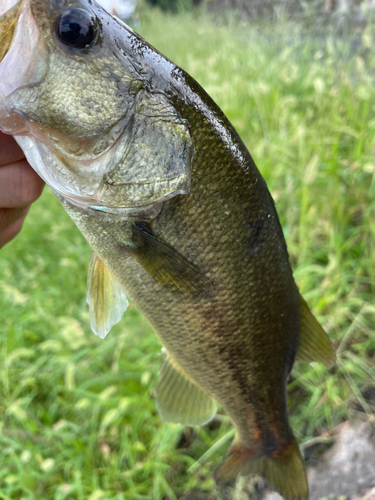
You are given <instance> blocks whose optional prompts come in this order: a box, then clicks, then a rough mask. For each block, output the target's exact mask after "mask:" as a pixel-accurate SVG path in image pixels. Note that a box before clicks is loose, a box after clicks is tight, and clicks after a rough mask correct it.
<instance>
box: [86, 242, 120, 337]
mask: <svg viewBox="0 0 375 500" xmlns="http://www.w3.org/2000/svg"><path fill="white" fill-rule="evenodd" d="M86 300H87V303H88V305H89V311H90V325H91V329H92V331H93V332H94V333H95V334H96V335H98V336H99V337H100V338H101V339H104V337H105V336H106V335H107V333H108V332H109V330H110V329H111V328H112V326H113V325H115V324H116V323H118V322H119V321H120V320H121V318H122V315H123V314H124V312H125V311H126V309H127V307H128V305H129V302H128V299H127V298H126V295H125V293H124V290H123V288H122V286H121V285H120V284H119V283H118V281H117V280H116V278H115V277H114V276H113V274H112V273H111V271H110V270H109V269H108V267H107V266H106V265H105V264H104V263H103V262H102V261H101V260H100V259H99V257H98V256H97V255H96V253H95V252H93V253H92V256H91V261H90V265H89V272H88V276H87V296H86Z"/></svg>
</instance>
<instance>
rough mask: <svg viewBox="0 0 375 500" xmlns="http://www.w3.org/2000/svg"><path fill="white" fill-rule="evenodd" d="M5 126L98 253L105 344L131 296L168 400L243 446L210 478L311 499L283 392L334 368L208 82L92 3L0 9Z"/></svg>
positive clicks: (56, 1)
mask: <svg viewBox="0 0 375 500" xmlns="http://www.w3.org/2000/svg"><path fill="white" fill-rule="evenodd" d="M0 15H1V17H0V129H1V130H2V131H3V132H4V133H7V134H11V135H13V136H14V137H15V139H16V141H17V142H18V144H19V145H20V146H21V148H22V149H23V151H24V153H25V156H26V158H27V159H28V161H29V163H30V164H31V166H32V167H33V168H34V169H35V171H36V172H37V173H38V174H39V175H40V177H41V178H42V179H43V180H44V181H45V182H46V183H47V184H48V185H49V186H50V188H51V189H52V191H53V192H54V194H55V195H56V196H57V198H58V199H59V200H60V202H61V204H62V206H63V207H64V209H65V210H66V211H67V213H68V214H69V215H70V217H71V218H72V220H73V221H74V223H75V224H76V225H77V227H78V229H79V230H80V231H81V233H82V234H83V236H84V237H85V238H86V240H87V241H88V243H89V245H90V246H91V248H92V250H93V253H92V258H91V262H90V264H89V272H88V283H87V302H88V305H89V312H90V324H91V328H92V330H93V331H94V332H95V333H96V334H97V335H99V336H100V337H102V338H104V337H105V336H106V335H107V333H108V332H109V330H110V329H111V327H112V326H113V325H114V324H116V323H117V322H118V321H120V319H121V317H122V315H123V313H124V311H125V310H126V308H127V306H128V298H130V299H131V300H132V301H133V303H134V304H135V305H136V307H137V308H138V309H139V310H140V311H141V312H142V313H143V314H144V315H145V316H146V318H147V319H148V321H149V322H150V324H151V325H152V327H153V329H154V330H155V332H156V334H157V335H158V337H159V338H160V340H161V342H162V344H163V346H164V349H163V362H162V366H161V370H160V374H159V379H158V381H157V384H156V406H157V408H158V411H159V413H160V416H161V417H162V419H163V420H164V421H166V422H175V423H181V424H184V425H192V426H198V425H204V424H206V423H207V422H209V421H210V420H211V419H212V418H213V417H214V415H215V412H216V410H217V404H219V405H220V406H221V408H222V409H223V410H224V411H225V412H226V413H227V415H228V416H229V418H230V420H231V422H232V423H233V426H234V428H235V438H234V441H233V443H232V444H231V445H230V447H229V449H228V451H227V453H226V455H225V457H224V458H223V461H222V463H221V465H219V467H218V468H217V469H216V472H215V478H216V480H217V481H218V482H219V483H220V482H228V481H231V480H234V479H235V478H236V477H237V476H238V474H242V475H248V474H253V473H256V474H260V475H261V476H263V477H264V478H265V479H266V480H267V481H268V482H269V484H270V485H271V487H273V488H274V489H275V490H276V491H278V492H279V493H280V494H281V495H282V496H283V497H284V498H285V499H287V500H289V499H290V500H292V499H296V500H304V499H307V498H308V484H307V479H306V474H305V469H304V465H303V459H302V456H301V453H300V450H299V446H298V443H297V441H296V438H295V437H294V435H293V431H292V429H291V427H290V424H289V420H288V409H287V394H286V386H287V380H288V377H289V373H290V371H291V369H292V366H293V364H294V362H295V361H304V362H311V361H319V362H322V363H324V364H325V365H326V366H328V367H329V366H332V365H333V364H334V363H335V353H334V350H333V348H332V346H331V344H330V341H329V339H328V337H327V335H326V334H325V332H324V330H323V329H322V327H321V326H320V325H319V323H318V322H317V320H316V319H315V317H314V316H313V314H312V313H311V311H310V309H309V307H308V305H307V304H306V302H305V301H304V299H303V298H302V296H301V295H300V292H299V290H298V288H297V285H296V284H295V281H294V278H293V274H292V269H291V266H290V262H289V257H288V251H287V247H286V243H285V239H284V236H283V232H282V228H281V226H280V222H279V219H278V215H277V213H276V209H275V204H274V201H273V199H272V197H271V195H270V193H269V191H268V189H267V185H266V183H265V181H264V179H263V178H262V176H261V174H260V172H259V171H258V169H257V167H256V165H255V163H254V161H253V159H252V157H251V155H250V153H249V152H248V150H247V148H246V147H245V145H244V143H243V142H242V140H241V139H240V137H239V135H238V134H237V132H236V131H235V129H234V128H233V126H232V125H231V123H230V122H229V120H228V119H227V118H226V116H225V115H224V114H223V112H222V111H221V109H220V108H219V107H218V106H217V105H216V104H215V102H214V101H213V100H212V99H211V98H210V96H209V95H208V94H207V93H206V92H205V91H204V90H203V89H202V87H201V86H200V85H199V84H198V83H197V82H196V81H195V80H194V79H193V78H192V77H191V76H190V75H188V74H187V73H186V72H185V71H184V70H183V69H181V68H179V67H178V66H176V65H175V64H174V63H173V62H172V61H170V60H169V59H167V58H166V57H165V56H163V55H162V54H161V53H159V52H158V51H157V50H156V49H155V48H153V47H152V46H151V45H150V44H148V43H147V42H146V41H145V40H144V39H143V38H142V37H141V36H140V35H138V34H137V33H136V32H134V31H133V30H132V29H131V28H129V27H128V26H126V25H125V24H123V23H122V22H121V21H120V20H119V19H117V18H115V17H113V16H111V15H110V14H109V13H107V12H106V11H105V10H104V9H103V8H102V7H101V6H100V5H98V4H97V3H96V2H95V1H94V0H3V3H2V7H1V10H0Z"/></svg>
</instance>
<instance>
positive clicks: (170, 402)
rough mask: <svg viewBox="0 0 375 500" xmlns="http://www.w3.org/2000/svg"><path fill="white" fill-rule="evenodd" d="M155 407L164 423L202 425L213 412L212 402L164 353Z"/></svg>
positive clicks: (214, 406)
mask: <svg viewBox="0 0 375 500" xmlns="http://www.w3.org/2000/svg"><path fill="white" fill-rule="evenodd" d="M156 406H157V409H158V411H159V413H160V416H161V418H162V419H163V420H164V421H165V422H170V423H180V424H184V425H203V424H206V423H207V422H209V421H210V420H211V419H212V417H213V416H214V414H215V412H216V404H215V401H214V400H213V399H212V398H211V396H209V395H208V394H207V393H206V392H204V390H203V389H201V388H200V387H198V386H197V385H196V384H195V382H193V380H191V379H190V378H189V377H188V375H187V374H185V372H184V371H183V370H182V369H181V368H180V367H179V366H178V365H177V363H175V362H174V361H173V360H172V359H171V358H170V357H169V356H168V355H166V357H165V359H164V361H163V364H162V367H161V370H160V376H159V380H158V382H157V384H156Z"/></svg>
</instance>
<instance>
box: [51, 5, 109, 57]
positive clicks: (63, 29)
mask: <svg viewBox="0 0 375 500" xmlns="http://www.w3.org/2000/svg"><path fill="white" fill-rule="evenodd" d="M55 31H56V35H57V37H58V39H59V40H60V41H61V42H62V43H63V44H64V45H67V46H68V47H72V48H74V49H85V48H87V47H89V46H90V45H93V43H94V42H95V41H96V39H97V36H98V32H99V25H98V22H97V21H96V19H95V18H94V17H93V16H92V15H91V14H90V13H89V12H87V10H84V9H79V8H77V7H72V8H70V9H67V10H64V12H62V13H61V14H60V15H59V17H58V18H57V19H56V23H55Z"/></svg>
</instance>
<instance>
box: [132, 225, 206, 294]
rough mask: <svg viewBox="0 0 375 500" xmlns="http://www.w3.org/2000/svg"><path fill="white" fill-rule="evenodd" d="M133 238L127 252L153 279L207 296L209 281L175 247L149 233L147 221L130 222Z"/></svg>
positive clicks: (186, 291) (191, 292) (171, 286)
mask: <svg viewBox="0 0 375 500" xmlns="http://www.w3.org/2000/svg"><path fill="white" fill-rule="evenodd" d="M133 241H134V243H135V245H136V247H135V248H134V249H130V250H129V251H130V252H131V253H132V255H133V256H134V258H135V259H136V260H137V261H138V262H139V263H140V264H141V265H142V266H143V267H144V269H145V270H146V271H147V272H148V274H149V275H150V276H152V277H153V278H154V280H155V281H157V282H158V283H160V284H162V285H164V286H166V287H170V288H172V289H174V290H177V291H179V292H184V293H188V294H190V295H193V296H195V297H205V296H206V295H207V293H208V291H209V287H210V280H209V279H208V278H206V277H205V276H204V275H203V274H202V273H201V272H200V270H199V269H198V268H197V267H196V266H195V265H194V264H192V263H191V262H189V261H188V260H187V259H186V258H185V257H184V256H183V255H181V254H180V253H179V252H177V250H175V249H174V248H172V247H170V246H169V245H167V244H166V243H163V242H162V241H160V240H158V239H157V238H156V237H155V236H153V235H152V234H151V229H150V228H149V227H148V226H147V224H145V223H142V222H137V223H136V224H134V226H133Z"/></svg>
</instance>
